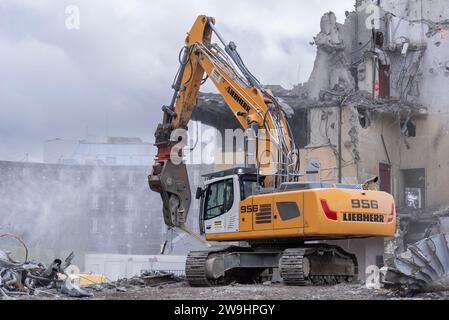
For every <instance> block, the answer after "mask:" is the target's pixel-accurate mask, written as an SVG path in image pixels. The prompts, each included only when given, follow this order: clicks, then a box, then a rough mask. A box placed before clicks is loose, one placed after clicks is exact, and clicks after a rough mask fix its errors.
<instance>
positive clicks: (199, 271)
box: [185, 244, 358, 287]
mask: <svg viewBox="0 0 449 320" xmlns="http://www.w3.org/2000/svg"><path fill="white" fill-rule="evenodd" d="M245 252H246V253H249V254H250V255H255V256H259V255H260V257H262V256H264V255H265V257H266V254H267V253H269V254H270V255H271V257H277V258H276V260H272V261H273V263H274V264H276V265H273V264H272V265H271V266H270V267H269V268H277V267H279V272H280V276H281V278H282V279H283V281H284V283H285V284H286V285H289V286H308V285H332V284H337V283H341V282H351V281H352V280H354V279H357V275H358V273H357V272H358V269H357V259H356V257H355V255H353V254H350V253H348V252H346V251H344V250H343V249H341V248H340V247H337V246H331V245H326V244H318V245H306V246H304V247H302V248H290V249H285V250H284V249H281V248H280V249H279V251H277V252H276V251H274V252H273V249H272V248H270V249H268V248H267V249H266V250H260V248H259V251H257V252H256V251H253V250H251V248H241V247H234V246H231V247H215V248H209V249H208V250H204V251H192V252H190V253H189V254H188V256H187V260H186V269H185V270H186V278H187V281H188V283H189V285H190V286H192V287H211V286H220V285H225V284H227V283H230V282H232V281H236V282H240V281H243V282H242V283H248V282H250V283H253V282H252V279H251V276H254V275H256V274H257V272H258V271H257V268H256V269H252V268H251V267H250V266H248V265H245V266H244V265H240V266H238V268H237V269H235V268H234V269H233V271H232V270H229V269H228V271H229V272H228V271H226V272H224V273H223V274H222V275H221V276H217V277H214V276H210V274H211V273H214V272H211V271H210V267H211V263H213V262H212V261H213V259H217V257H219V258H222V256H227V257H228V256H229V255H232V254H235V255H238V256H240V254H242V255H244V254H245ZM239 260H240V259H239ZM262 260H263V258H261V260H260V261H262ZM222 263H223V262H222ZM252 267H254V266H252ZM266 267H267V266H266ZM239 268H240V269H239ZM245 268H246V269H245ZM208 270H209V273H208ZM254 270H256V271H254ZM231 271H232V272H231ZM245 272H246V273H245ZM259 272H260V270H259Z"/></svg>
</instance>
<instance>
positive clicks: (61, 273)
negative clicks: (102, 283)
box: [0, 234, 92, 299]
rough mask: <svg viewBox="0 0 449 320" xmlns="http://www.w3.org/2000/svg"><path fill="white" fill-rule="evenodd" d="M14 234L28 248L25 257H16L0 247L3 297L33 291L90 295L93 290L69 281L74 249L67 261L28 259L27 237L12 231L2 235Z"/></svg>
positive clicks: (46, 293)
mask: <svg viewBox="0 0 449 320" xmlns="http://www.w3.org/2000/svg"><path fill="white" fill-rule="evenodd" d="M4 237H10V238H14V239H16V240H17V241H19V242H20V243H21V244H22V245H23V246H24V248H25V252H26V254H25V261H24V262H19V261H16V260H14V259H13V258H12V257H11V255H10V253H8V252H5V251H3V250H0V299H8V298H14V297H20V296H32V295H58V294H64V295H67V296H71V297H89V296H91V295H92V294H91V293H89V292H87V291H85V290H83V289H81V288H77V287H76V286H71V285H70V283H71V282H70V281H67V279H68V277H69V276H68V275H67V274H66V273H65V271H66V269H67V268H68V267H69V266H70V265H71V262H72V260H73V258H74V257H75V254H74V253H73V252H72V253H71V254H70V255H69V256H68V257H67V258H66V259H65V260H64V261H62V260H60V259H55V260H54V261H53V262H52V263H50V264H48V265H45V264H44V263H42V262H36V261H28V248H27V247H26V245H25V244H24V243H23V241H22V240H21V239H20V238H18V237H16V236H14V235H11V234H2V235H0V238H4Z"/></svg>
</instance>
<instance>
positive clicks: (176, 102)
mask: <svg viewBox="0 0 449 320" xmlns="http://www.w3.org/2000/svg"><path fill="white" fill-rule="evenodd" d="M214 33H215V35H216V36H217V37H218V38H219V40H220V41H221V42H222V44H223V45H224V47H225V49H224V50H223V49H222V48H221V47H220V46H219V45H217V44H212V34H214ZM205 75H207V77H208V78H209V79H210V80H211V81H212V82H213V83H214V85H215V86H216V88H217V89H218V91H219V92H220V94H221V95H222V96H223V98H224V100H225V102H226V104H227V106H228V107H229V109H230V110H231V111H232V113H233V114H234V116H235V117H236V119H237V120H238V122H239V123H240V125H241V127H242V128H243V129H245V130H247V129H250V131H252V132H253V134H254V137H255V139H256V145H257V148H256V159H255V162H256V163H255V165H256V167H258V168H259V169H260V170H261V171H262V173H263V174H265V175H268V179H266V181H265V183H266V187H270V186H273V187H276V186H278V185H279V184H280V183H282V182H285V181H294V180H295V179H297V177H298V176H299V175H298V173H299V155H298V151H297V148H296V145H295V143H294V140H293V138H292V134H291V131H290V128H289V125H288V123H287V121H286V118H285V114H284V112H283V110H282V107H281V105H280V103H279V102H278V101H277V100H276V98H275V97H274V96H273V95H272V94H271V92H270V91H268V90H266V89H265V88H263V86H262V85H261V84H260V83H259V81H258V80H257V79H256V78H255V77H254V76H253V75H252V74H251V72H250V71H249V70H248V69H247V68H246V66H245V65H244V63H243V61H242V59H241V57H240V55H239V54H238V52H237V50H236V45H235V44H234V43H233V42H230V43H228V44H227V43H226V42H225V41H224V40H223V38H222V36H221V35H220V34H219V33H218V31H217V30H216V29H215V19H214V18H211V17H207V16H199V17H198V18H197V20H196V21H195V23H194V24H193V26H192V28H191V30H190V31H189V32H188V33H187V37H186V40H185V47H183V49H182V50H181V52H180V68H179V71H178V74H177V76H176V77H175V81H174V84H173V89H174V94H173V98H172V101H171V103H170V105H169V106H163V107H162V110H163V112H164V116H163V122H162V123H161V124H159V126H158V128H157V130H156V133H155V138H156V141H155V144H156V146H157V148H158V153H157V156H156V159H155V164H154V165H153V169H152V172H151V174H150V175H149V177H148V179H149V185H150V188H151V190H153V191H155V192H158V193H160V195H161V197H162V202H163V214H164V221H165V224H166V225H167V226H168V227H177V228H181V229H183V230H184V231H187V232H189V231H188V230H187V229H186V227H185V222H186V220H187V213H188V210H189V207H190V202H191V191H190V185H189V179H188V174H187V169H186V165H185V163H184V161H183V155H184V154H183V152H184V147H185V141H186V130H187V128H188V123H189V121H190V119H191V116H192V113H193V111H194V109H195V107H196V102H197V97H198V93H199V89H200V87H201V84H202V83H203V81H204V76H205ZM183 142H184V143H183ZM189 233H191V232H189Z"/></svg>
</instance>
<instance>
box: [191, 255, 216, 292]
mask: <svg viewBox="0 0 449 320" xmlns="http://www.w3.org/2000/svg"><path fill="white" fill-rule="evenodd" d="M209 254H210V251H191V252H189V254H188V255H187V260H186V277H187V281H188V282H189V284H190V285H191V286H192V287H210V286H211V285H212V284H211V283H210V282H209V280H207V276H206V261H207V258H208V257H209Z"/></svg>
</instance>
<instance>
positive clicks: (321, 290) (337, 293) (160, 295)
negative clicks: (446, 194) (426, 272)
mask: <svg viewBox="0 0 449 320" xmlns="http://www.w3.org/2000/svg"><path fill="white" fill-rule="evenodd" d="M92 292H93V293H94V296H93V297H92V298H82V299H89V300H247V299H249V300H397V299H417V300H423V299H424V300H441V299H442V300H449V293H427V294H419V295H416V296H414V297H409V298H402V297H399V296H398V295H395V294H393V293H392V292H390V291H387V290H378V291H376V290H370V289H367V288H366V287H365V286H364V285H363V284H341V285H336V286H330V287H287V286H284V285H282V284H270V285H233V286H226V287H215V288H192V287H189V286H188V285H187V283H185V282H180V283H174V284H168V285H163V286H159V287H144V286H129V287H127V288H126V292H119V291H117V290H116V289H102V290H101V291H94V290H92ZM26 299H76V298H67V297H65V296H60V297H56V296H50V295H42V294H41V295H39V296H34V297H26Z"/></svg>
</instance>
